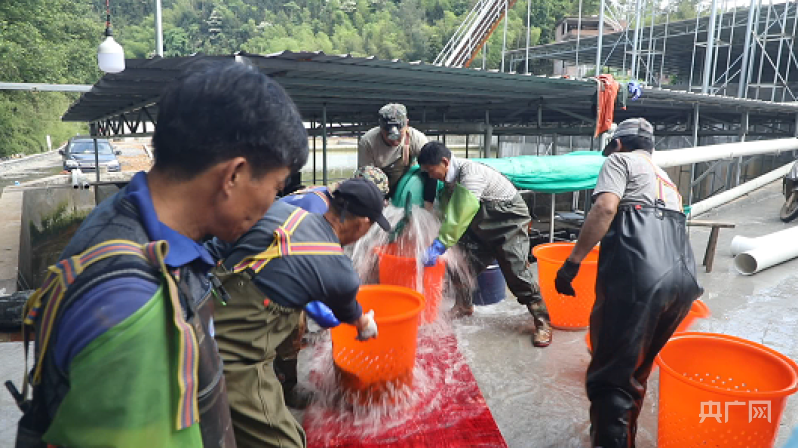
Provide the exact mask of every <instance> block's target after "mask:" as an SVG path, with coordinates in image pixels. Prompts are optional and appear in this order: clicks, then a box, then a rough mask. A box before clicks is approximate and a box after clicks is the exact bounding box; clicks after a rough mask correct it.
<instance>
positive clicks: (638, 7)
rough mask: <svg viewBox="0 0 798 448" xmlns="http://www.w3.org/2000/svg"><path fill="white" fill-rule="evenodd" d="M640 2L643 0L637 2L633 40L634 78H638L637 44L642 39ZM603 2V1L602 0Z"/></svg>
mask: <svg viewBox="0 0 798 448" xmlns="http://www.w3.org/2000/svg"><path fill="white" fill-rule="evenodd" d="M640 2H641V0H637V3H636V4H635V16H636V17H637V21H636V24H635V37H634V39H633V41H632V47H633V48H632V78H634V79H637V44H638V39H640V16H641V14H640ZM602 4H603V2H602Z"/></svg>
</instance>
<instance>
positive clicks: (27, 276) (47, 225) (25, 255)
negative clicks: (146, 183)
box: [0, 173, 134, 295]
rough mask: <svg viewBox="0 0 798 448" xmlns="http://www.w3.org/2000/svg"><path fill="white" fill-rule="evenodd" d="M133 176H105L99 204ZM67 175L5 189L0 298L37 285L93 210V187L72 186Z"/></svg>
mask: <svg viewBox="0 0 798 448" xmlns="http://www.w3.org/2000/svg"><path fill="white" fill-rule="evenodd" d="M133 174H134V173H110V174H103V180H104V181H109V182H118V183H119V184H109V185H101V186H99V198H100V201H103V200H105V199H106V198H108V197H110V196H112V195H113V194H115V193H116V192H117V191H119V185H124V184H126V183H127V182H128V181H129V180H130V177H131V176H132V175H133ZM70 182H71V178H70V176H65V175H58V176H50V177H46V178H42V179H38V180H36V181H31V182H26V183H24V184H22V185H20V186H14V187H6V188H5V189H4V190H3V194H2V196H0V210H2V213H0V295H3V294H12V293H14V292H15V291H18V290H24V289H35V288H37V287H38V286H39V282H40V281H41V279H42V277H43V274H44V273H45V272H46V269H47V266H49V265H50V264H52V263H54V262H55V261H56V260H57V258H58V255H60V253H61V251H62V250H63V248H64V246H66V243H67V242H68V241H69V238H71V236H72V235H73V234H74V231H75V230H76V229H77V227H78V226H79V225H80V222H81V221H82V219H83V218H84V217H85V216H86V215H87V214H88V213H89V212H90V211H91V210H92V209H93V208H94V206H95V202H94V201H95V200H94V197H95V196H94V188H97V187H94V188H92V189H90V190H75V189H73V188H72V186H71V184H70Z"/></svg>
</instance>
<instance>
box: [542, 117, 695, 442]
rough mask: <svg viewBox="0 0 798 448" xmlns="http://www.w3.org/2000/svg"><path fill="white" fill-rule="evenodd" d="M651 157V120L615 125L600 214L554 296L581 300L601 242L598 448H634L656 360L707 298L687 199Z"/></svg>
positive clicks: (591, 387) (590, 386)
mask: <svg viewBox="0 0 798 448" xmlns="http://www.w3.org/2000/svg"><path fill="white" fill-rule="evenodd" d="M653 152H654V128H653V126H651V123H649V122H648V121H647V120H645V119H644V118H631V119H628V120H626V121H624V122H622V123H621V124H619V125H618V128H617V129H616V131H615V132H614V133H613V135H612V139H611V140H610V142H609V143H608V144H607V146H606V147H605V149H604V155H605V156H607V160H606V161H605V162H604V165H603V166H602V167H601V171H600V173H599V177H598V181H597V182H596V188H595V189H594V190H593V203H594V205H593V208H591V209H590V213H589V214H588V216H587V218H586V219H585V223H584V225H583V226H582V231H581V232H580V234H579V240H578V241H577V243H576V245H575V246H574V248H573V250H572V252H571V255H570V256H569V257H568V259H567V260H566V261H565V263H564V264H563V266H562V267H561V268H560V270H559V271H558V273H557V277H556V279H555V281H554V285H555V287H556V289H557V292H559V293H560V294H565V295H571V296H573V295H575V292H574V289H573V287H572V286H571V282H572V281H573V279H574V278H575V277H576V275H577V274H578V272H579V265H580V263H581V262H582V260H583V259H584V258H585V256H586V255H587V254H588V253H589V252H590V251H591V249H592V248H593V247H594V246H595V245H596V244H597V243H598V242H599V241H600V242H601V246H600V249H599V259H598V275H597V278H596V303H595V305H594V306H593V312H592V314H591V315H590V338H591V340H590V343H591V346H592V347H593V359H592V360H591V361H590V365H589V366H588V368H587V381H586V382H587V396H588V398H589V399H590V421H591V423H592V426H591V439H592V443H593V446H594V447H603V448H630V447H633V446H634V443H635V433H636V430H637V417H638V415H639V414H640V409H641V407H642V405H643V397H645V394H646V382H647V380H648V375H649V374H650V373H651V368H652V365H653V363H654V358H655V357H656V356H657V353H659V351H660V350H661V349H662V347H663V346H664V345H665V343H666V342H667V341H668V339H669V338H670V337H671V335H672V334H673V332H674V331H676V328H677V327H678V326H679V323H680V322H681V321H682V319H684V317H685V316H686V315H687V313H688V312H689V311H690V306H691V304H692V302H693V300H695V299H697V298H698V297H699V296H700V295H701V294H702V292H703V289H702V288H701V287H700V286H699V285H698V283H697V281H696V266H695V259H694V257H693V251H692V249H691V247H690V240H689V238H688V237H687V232H686V227H685V221H686V218H685V215H684V214H683V213H682V197H681V196H680V195H679V191H678V189H677V188H676V187H675V186H674V185H673V183H672V182H671V180H670V179H669V178H668V175H667V174H666V173H665V172H664V171H663V170H662V169H661V168H659V167H658V166H656V165H654V163H653V162H652V161H651V155H652V153H653Z"/></svg>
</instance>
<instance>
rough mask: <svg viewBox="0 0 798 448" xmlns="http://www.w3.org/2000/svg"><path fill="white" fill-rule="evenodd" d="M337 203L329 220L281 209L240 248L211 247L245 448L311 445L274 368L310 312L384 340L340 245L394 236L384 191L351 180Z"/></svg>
mask: <svg viewBox="0 0 798 448" xmlns="http://www.w3.org/2000/svg"><path fill="white" fill-rule="evenodd" d="M328 198H329V200H330V202H329V210H327V212H326V213H324V214H323V215H321V214H316V213H308V212H307V211H305V210H303V209H301V208H297V207H295V206H293V205H289V204H286V203H283V202H278V203H276V204H274V206H272V208H271V209H269V212H268V213H267V214H266V215H265V216H264V217H263V219H261V220H260V221H258V223H257V224H255V226H254V227H253V228H252V229H251V230H250V231H249V232H247V233H246V234H245V235H244V236H243V237H241V239H239V240H238V241H237V242H236V243H235V244H233V245H229V244H224V243H220V242H218V241H216V240H214V241H211V242H209V243H207V244H206V247H208V248H209V249H210V251H211V253H212V254H213V255H214V257H216V258H218V259H221V260H223V261H222V262H221V263H220V264H219V265H218V266H217V268H215V270H214V272H215V273H216V274H217V275H218V277H219V278H220V280H221V282H222V285H223V286H224V288H225V290H226V291H227V293H228V294H229V295H230V299H229V300H228V303H227V306H224V307H217V308H216V314H215V319H216V340H217V343H218V344H219V351H220V352H221V354H222V358H223V359H224V374H225V378H226V379H227V386H228V397H229V401H230V408H231V413H232V419H233V427H234V429H235V437H236V443H237V444H238V447H239V448H242V447H280V448H289V447H290V448H294V447H300V448H302V447H305V446H306V438H305V432H304V430H303V429H302V426H301V425H300V424H299V423H298V422H297V421H296V419H294V417H293V415H291V413H290V412H289V410H288V408H287V407H286V404H285V401H284V397H283V390H282V386H281V385H280V381H279V380H278V378H277V376H276V375H275V372H274V366H273V362H274V360H275V358H276V357H277V356H278V352H280V351H283V350H286V351H291V350H292V348H291V347H286V346H285V345H286V344H288V345H291V344H292V343H293V342H294V341H295V340H296V339H295V338H294V337H293V335H294V334H295V332H296V330H297V327H298V326H299V325H300V314H301V313H302V311H303V310H306V311H307V312H308V314H309V315H310V316H311V317H312V318H314V320H316V321H317V322H318V323H319V324H320V325H321V326H323V327H332V326H335V325H337V324H338V323H339V322H343V323H344V324H349V325H354V326H355V327H357V331H358V339H360V340H367V339H370V338H373V337H376V336H377V325H376V323H375V321H374V312H373V311H367V312H364V310H363V309H362V308H361V306H360V305H359V304H358V302H357V300H356V296H357V293H358V290H359V289H360V278H359V277H358V275H357V273H356V272H355V270H354V268H353V267H352V261H351V260H350V259H349V257H347V256H346V255H345V254H344V252H343V248H342V247H341V246H345V245H348V244H352V243H354V242H355V241H357V240H358V239H360V238H361V237H363V235H365V234H366V233H367V232H368V231H369V229H370V228H371V226H372V224H374V223H377V224H378V225H379V226H380V227H381V228H382V229H383V230H385V231H388V230H390V226H389V224H388V221H387V220H386V219H385V217H384V216H383V215H382V209H383V207H384V196H383V193H382V192H381V191H380V189H379V188H377V186H376V185H375V184H374V183H372V182H370V181H368V180H366V179H350V180H347V181H345V182H343V183H341V184H340V185H339V186H338V188H336V189H335V191H334V192H333V193H332V194H330V195H329V196H328ZM319 310H320V311H319ZM325 311H326V313H325ZM294 349H295V347H294Z"/></svg>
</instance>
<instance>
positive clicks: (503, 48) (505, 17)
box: [502, 0, 510, 72]
mask: <svg viewBox="0 0 798 448" xmlns="http://www.w3.org/2000/svg"><path fill="white" fill-rule="evenodd" d="M507 1H508V0H504V38H503V39H502V72H504V54H505V52H506V51H507V21H508V20H510V14H509V12H510V11H508V10H507V5H508V3H507Z"/></svg>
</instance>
